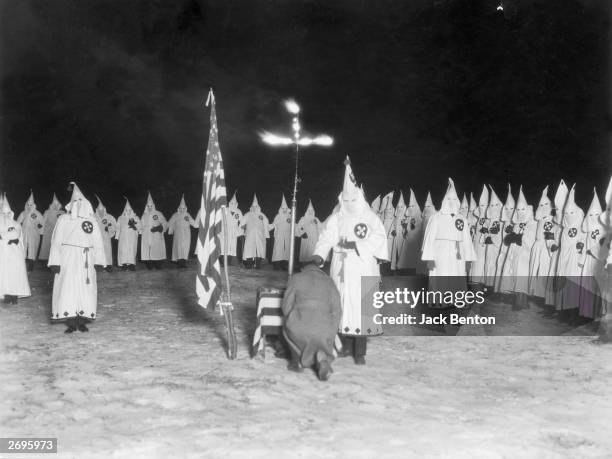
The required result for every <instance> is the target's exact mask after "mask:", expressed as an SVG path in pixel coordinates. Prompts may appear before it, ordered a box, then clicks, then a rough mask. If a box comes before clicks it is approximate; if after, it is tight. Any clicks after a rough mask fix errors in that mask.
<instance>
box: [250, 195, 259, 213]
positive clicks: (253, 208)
mask: <svg viewBox="0 0 612 459" xmlns="http://www.w3.org/2000/svg"><path fill="white" fill-rule="evenodd" d="M249 210H250V211H251V212H261V207H259V201H258V200H257V195H256V194H254V193H253V202H252V203H251V208H250V209H249Z"/></svg>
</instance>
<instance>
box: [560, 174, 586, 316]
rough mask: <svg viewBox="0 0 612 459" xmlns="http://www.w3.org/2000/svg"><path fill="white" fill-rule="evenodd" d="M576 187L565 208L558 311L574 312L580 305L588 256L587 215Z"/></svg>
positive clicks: (562, 220)
mask: <svg viewBox="0 0 612 459" xmlns="http://www.w3.org/2000/svg"><path fill="white" fill-rule="evenodd" d="M575 190H576V185H574V186H572V189H571V191H570V193H569V196H568V198H567V200H566V203H565V205H564V207H563V217H562V219H561V224H562V225H563V233H562V235H561V247H560V248H559V259H558V262H557V273H556V274H557V276H558V281H559V282H558V284H557V285H556V286H555V291H554V293H555V303H554V304H555V307H556V309H557V310H564V309H574V308H578V306H579V305H580V276H581V275H582V267H583V265H584V258H585V256H586V253H585V248H584V244H585V242H586V234H585V233H583V232H582V230H581V227H582V222H583V220H584V211H583V210H582V209H581V208H580V207H578V206H577V205H576V201H575V198H574V196H575Z"/></svg>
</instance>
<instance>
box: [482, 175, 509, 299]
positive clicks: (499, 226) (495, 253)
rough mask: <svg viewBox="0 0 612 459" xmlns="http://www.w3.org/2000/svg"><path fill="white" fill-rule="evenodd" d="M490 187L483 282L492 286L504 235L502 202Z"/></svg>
mask: <svg viewBox="0 0 612 459" xmlns="http://www.w3.org/2000/svg"><path fill="white" fill-rule="evenodd" d="M490 188H491V199H490V201H489V206H488V207H487V211H486V216H487V220H488V222H489V232H488V233H487V235H486V237H485V240H484V242H485V245H486V246H487V247H486V252H485V257H486V258H485V267H484V274H485V275H484V284H485V285H486V286H487V287H490V288H492V287H493V286H494V285H495V273H496V271H497V259H498V258H499V253H500V250H501V247H502V239H503V237H504V222H503V220H502V208H503V206H502V202H501V200H500V199H499V197H498V196H497V194H496V193H495V190H494V189H493V188H492V187H490Z"/></svg>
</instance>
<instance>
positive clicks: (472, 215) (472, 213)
mask: <svg viewBox="0 0 612 459" xmlns="http://www.w3.org/2000/svg"><path fill="white" fill-rule="evenodd" d="M476 209H478V204H476V198H474V193H470V209H469V211H468V217H467V220H468V223H469V225H470V236H472V241H473V240H474V239H475V235H476V225H477V224H478V220H479V219H478V216H477V215H476Z"/></svg>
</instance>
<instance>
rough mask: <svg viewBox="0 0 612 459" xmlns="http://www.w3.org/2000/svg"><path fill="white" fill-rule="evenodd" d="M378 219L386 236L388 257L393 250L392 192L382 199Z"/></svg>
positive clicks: (393, 210) (393, 217) (393, 215)
mask: <svg viewBox="0 0 612 459" xmlns="http://www.w3.org/2000/svg"><path fill="white" fill-rule="evenodd" d="M380 212H381V214H380V219H381V220H382V222H383V226H384V228H385V232H386V234H387V248H388V249H387V250H388V252H389V256H391V251H392V248H393V234H392V233H393V221H394V220H395V208H394V207H393V191H391V192H390V193H388V194H387V195H386V196H385V197H384V198H383V202H382V205H381V208H380Z"/></svg>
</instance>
